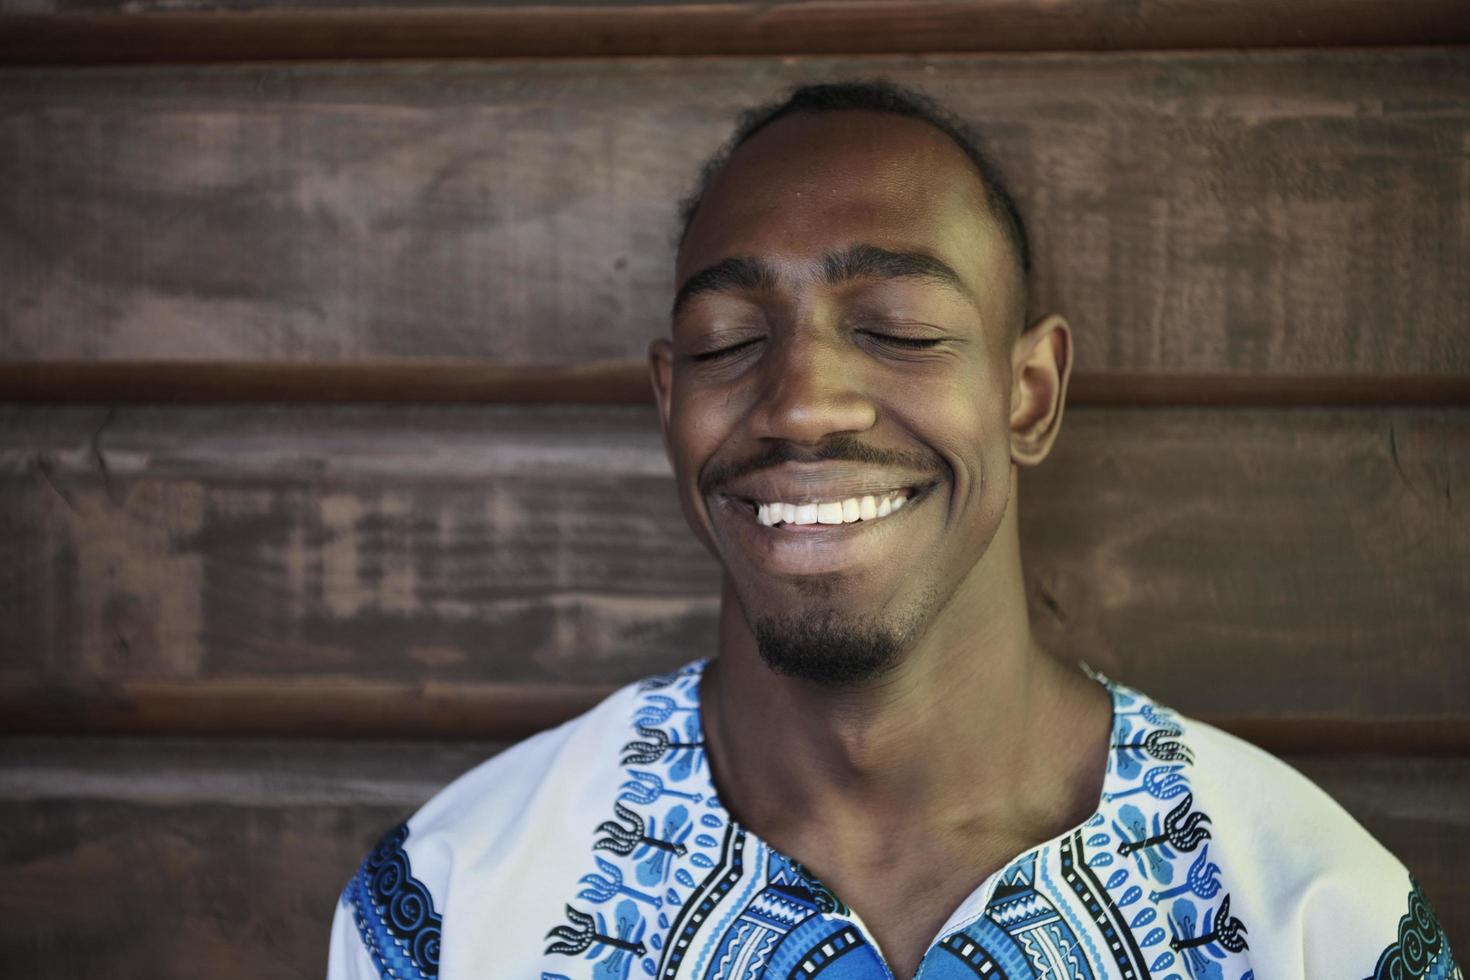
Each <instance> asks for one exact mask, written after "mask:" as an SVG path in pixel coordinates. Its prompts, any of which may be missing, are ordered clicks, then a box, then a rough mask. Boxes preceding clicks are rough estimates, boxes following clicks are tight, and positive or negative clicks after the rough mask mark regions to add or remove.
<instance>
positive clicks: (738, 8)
mask: <svg viewBox="0 0 1470 980" xmlns="http://www.w3.org/2000/svg"><path fill="white" fill-rule="evenodd" d="M255 6H256V9H247V10H243V11H241V10H208V9H206V10H199V9H197V5H196V9H193V10H182V11H180V10H167V11H162V12H160V11H159V10H158V9H157V8H156V7H155V8H154V9H152V10H148V9H147V5H145V12H131V13H121V12H103V13H96V12H88V13H47V14H33V13H17V14H10V15H6V16H5V18H4V20H3V22H0V63H4V64H11V65H39V64H120V63H137V62H154V63H158V62H175V63H183V62H192V63H198V62H218V61H237V62H238V61H262V60H269V61H284V60H301V59H343V58H347V59H356V58H371V59H384V58H502V57H529V58H549V57H578V58H586V57H627V56H671V55H675V56H690V55H782V54H806V55H811V54H836V53H842V54H910V53H938V52H989V51H1116V50H1145V49H1181V48H1190V49H1200V48H1276V47H1308V46H1333V47H1344V46H1383V45H1445V44H1464V43H1466V42H1467V41H1470V7H1467V6H1466V5H1465V4H1464V3H1461V2H1458V0H1414V2H1410V0H1400V2H1398V3H1393V4H1387V3H1368V2H1362V0H1302V2H1299V3H1282V2H1279V0H1236V2H1232V3H1218V2H1215V3H1205V2H1197V3H1142V4H1140V3H1137V2H1124V0H1062V2H1056V0H1048V2H1041V0H983V2H982V0H971V2H963V3H955V2H939V0H929V2H919V3H909V2H897V0H884V2H871V0H818V2H786V3H774V4H771V3H753V2H750V3H703V4H669V5H622V4H611V5H604V4H598V5H595V6H592V5H588V6H582V5H575V4H572V5H566V6H516V5H485V6H478V7H440V8H418V9H411V8H410V9H392V8H388V7H377V8H367V9H333V10H327V9H301V8H297V9H283V8H281V7H275V6H272V5H267V4H258V5H255ZM121 9H122V5H121V4H118V5H117V7H116V10H118V11H120V10H121Z"/></svg>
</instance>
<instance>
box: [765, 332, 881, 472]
mask: <svg viewBox="0 0 1470 980" xmlns="http://www.w3.org/2000/svg"><path fill="white" fill-rule="evenodd" d="M856 354H857V352H855V351H844V350H841V349H840V345H839V344H837V343H834V342H833V341H831V340H828V339H826V338H820V339H819V338H815V337H810V336H803V337H789V338H787V339H786V340H785V341H784V342H782V343H778V344H776V345H775V347H774V348H773V349H772V350H770V351H769V352H768V353H767V356H766V357H764V358H762V363H761V365H760V370H761V371H762V372H763V374H764V375H765V376H764V378H763V379H762V386H761V397H760V401H759V403H758V404H757V405H756V407H755V410H754V413H753V418H752V423H753V426H752V427H753V429H754V433H753V434H754V435H757V436H760V437H763V438H767V439H783V440H785V441H787V442H793V443H800V444H804V445H810V446H815V445H819V444H820V443H821V442H822V441H823V440H825V439H827V438H828V437H829V436H833V435H837V434H839V433H855V432H865V431H867V430H868V429H871V428H872V427H873V426H874V424H876V423H877V421H878V407H877V405H876V404H875V403H874V401H873V399H872V397H871V395H870V393H869V391H868V390H867V384H866V380H867V379H866V378H865V376H864V375H865V372H864V370H863V365H862V364H860V363H858V360H859V359H858V357H857V356H856Z"/></svg>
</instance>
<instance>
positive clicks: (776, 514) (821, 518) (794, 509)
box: [755, 493, 908, 527]
mask: <svg viewBox="0 0 1470 980" xmlns="http://www.w3.org/2000/svg"><path fill="white" fill-rule="evenodd" d="M907 501H908V497H907V496H905V495H904V494H903V493H900V494H897V495H886V496H883V497H874V496H871V495H869V496H866V497H848V498H847V499H846V500H829V501H824V502H822V503H819V504H788V503H779V502H778V503H769V504H758V505H757V506H756V514H755V519H756V520H757V521H759V522H760V523H761V524H763V525H765V526H766V527H774V526H776V525H777V524H852V523H855V522H857V521H871V520H876V519H878V518H880V517H887V516H888V515H889V514H892V513H893V512H894V511H897V510H898V509H899V508H901V507H902V506H903V505H904V504H905V503H907Z"/></svg>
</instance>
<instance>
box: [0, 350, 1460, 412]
mask: <svg viewBox="0 0 1470 980" xmlns="http://www.w3.org/2000/svg"><path fill="white" fill-rule="evenodd" d="M652 400H653V396H652V390H651V388H650V387H649V381H648V369H647V368H646V367H645V366H644V365H643V364H641V363H639V362H636V361H616V362H602V363H594V364H577V365H564V366H548V365H525V366H521V365H508V364H487V363H480V362H458V361H428V360H424V361H416V360H405V361H375V362H369V363H357V364H350V363H349V364H331V363H297V362H278V363H276V362H256V363H230V362H211V361H190V362H183V361H179V362H174V361H100V362H99V361H52V362H44V363H30V362H8V363H5V362H0V402H49V403H65V402H84V403H98V402H102V403H173V404H215V403H222V402H302V403H319V404H331V403H350V402H395V403H408V404H447V403H479V404H499V403H521V404H543V403H564V404H593V405H636V404H646V403H649V402H651V401H652ZM1068 402H1069V403H1070V404H1073V405H1107V406H1154V405H1201V406H1251V407H1264V406H1355V405H1404V406H1415V405H1419V406H1445V405H1470V376H1463V375H1376V376H1369V377H1348V376H1303V375H1269V374H1265V375H1263V374H1243V373H1210V374H1203V373H1188V372H1186V373H1178V374H1167V373H1160V374H1141V373H1132V372H1127V373H1125V372H1118V373H1111V372H1109V373H1098V372H1089V373H1084V374H1080V375H1077V376H1076V377H1074V378H1072V380H1071V383H1070V385H1069V387H1068Z"/></svg>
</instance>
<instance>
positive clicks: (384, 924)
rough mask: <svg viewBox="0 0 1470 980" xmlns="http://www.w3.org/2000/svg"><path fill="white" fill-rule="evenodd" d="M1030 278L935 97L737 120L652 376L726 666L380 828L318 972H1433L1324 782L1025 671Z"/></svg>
mask: <svg viewBox="0 0 1470 980" xmlns="http://www.w3.org/2000/svg"><path fill="white" fill-rule="evenodd" d="M1029 264H1030V263H1029V258H1028V251H1027V245H1026V235H1025V232H1024V229H1023V226H1022V223H1021V219H1020V217H1019V215H1018V214H1017V213H1016V209H1015V206H1014V204H1013V203H1012V202H1011V199H1010V196H1009V195H1008V194H1007V192H1006V191H1005V189H1004V186H1003V185H1002V183H1001V181H1000V179H999V177H998V175H997V174H996V173H995V171H994V168H992V167H991V166H990V164H989V163H988V162H987V161H986V160H985V158H984V157H983V156H982V155H981V154H980V152H979V150H978V149H976V147H975V145H974V143H973V141H972V140H971V138H970V137H969V136H968V135H967V134H966V133H965V131H964V130H963V128H962V127H960V126H959V125H958V124H957V123H955V122H953V121H952V120H950V119H949V118H948V117H947V116H945V115H944V113H943V112H942V111H941V110H939V109H938V108H937V107H935V106H933V105H932V103H929V102H928V101H927V100H924V99H922V98H921V97H918V96H916V95H914V94H913V93H908V92H905V91H903V90H900V89H897V88H895V87H893V86H890V85H887V84H882V83H871V84H849V85H835V86H816V87H810V88H806V89H800V90H798V91H796V92H795V93H794V94H793V95H792V96H791V98H790V99H789V100H787V101H786V102H785V103H782V104H780V105H778V106H774V107H766V108H764V109H760V110H755V111H753V112H752V113H748V114H747V115H746V116H745V117H743V121H742V125H741V127H740V129H739V130H738V131H737V133H736V136H735V138H734V139H733V140H732V145H731V147H730V148H729V149H728V150H727V151H726V152H725V153H723V154H721V155H719V156H717V157H716V158H715V160H713V161H712V162H711V164H710V166H709V167H707V168H706V171H705V175H704V182H703V185H702V186H701V188H700V190H699V192H698V193H697V194H696V196H695V197H694V198H692V199H691V200H690V201H689V202H687V204H686V207H685V230H684V236H683V238H682V241H681V244H680V248H679V252H678V258H677V267H676V271H677V281H678V283H679V289H678V294H677V296H676V298H675V301H674V309H673V329H672V337H671V339H669V340H658V341H655V342H654V344H653V345H652V348H651V350H650V358H649V360H650V366H651V372H652V378H653V385H654V389H655V392H656V395H657V401H658V408H659V415H660V419H661V422H662V425H663V432H664V437H665V442H666V446H667V449H668V453H669V457H670V460H671V461H672V463H673V468H674V474H675V479H676V483H677V487H678V493H679V500H680V503H681V505H682V507H683V510H684V514H685V517H686V518H687V520H688V522H689V525H690V527H691V528H692V529H693V530H694V533H695V534H696V535H697V536H698V537H699V538H700V539H701V540H702V541H703V542H704V544H705V545H706V546H707V547H708V548H709V549H710V550H711V551H712V552H713V553H714V554H715V555H716V556H717V557H718V559H719V560H720V562H721V563H722V564H723V566H724V569H725V578H724V589H723V595H722V601H721V613H720V622H719V636H718V656H717V657H716V658H714V659H713V660H710V661H709V662H708V663H706V662H704V661H697V662H695V663H694V664H691V665H690V666H688V667H686V668H684V669H683V670H681V671H676V672H674V673H672V674H669V675H666V676H663V677H658V678H653V679H651V680H649V681H646V682H644V683H642V684H640V685H636V686H633V687H629V688H627V689H625V690H623V691H621V692H619V693H617V694H615V695H613V696H612V697H611V698H609V699H608V700H607V701H605V702H604V703H603V704H602V705H600V706H599V707H597V708H596V709H594V710H593V711H591V712H590V713H588V714H587V715H584V716H583V717H581V718H579V719H576V720H574V721H572V722H569V723H567V724H566V725H563V726H562V727H560V728H558V729H556V730H554V731H551V732H546V733H543V734H542V735H539V736H537V737H535V738H533V739H530V740H529V741H527V742H524V743H522V744H521V745H519V746H517V747H516V748H514V749H512V750H510V751H508V752H506V753H504V754H503V755H501V756H499V757H497V758H495V759H493V760H491V761H490V762H488V763H486V764H484V765H482V766H481V767H479V768H478V769H476V770H474V771H473V772H471V773H469V774H468V775H466V776H464V777H462V778H461V779H460V780H459V781H457V782H456V783H455V784H454V785H452V786H451V787H450V788H448V789H447V790H445V791H443V792H442V793H441V794H440V795H439V796H437V797H436V798H435V799H434V800H433V801H431V802H430V803H429V804H427V805H426V806H425V807H424V808H423V809H422V810H421V811H420V812H419V813H418V814H416V815H415V816H414V817H413V818H412V819H411V820H409V821H408V823H407V824H405V825H404V826H402V827H400V828H398V829H397V830H396V831H395V832H394V833H392V834H390V835H389V836H388V837H387V838H385V840H384V841H383V843H382V844H380V845H379V847H378V848H377V850H376V851H375V852H374V853H373V854H371V855H369V857H368V858H367V859H366V860H365V861H364V863H363V866H362V869H361V870H360V872H359V873H358V875H357V876H356V877H355V878H354V879H353V880H352V882H351V883H350V884H349V885H348V887H347V889H346V891H345V892H344V893H343V899H342V903H341V905H340V906H339V908H338V913H337V919H336V923H335V927H334V937H333V942H332V951H331V965H330V972H331V973H332V975H333V976H334V977H373V976H383V977H396V978H417V977H425V976H432V975H435V974H436V973H441V974H443V975H446V976H451V977H472V976H473V977H538V976H539V977H541V978H558V977H567V978H570V977H603V978H607V977H617V978H625V977H657V978H701V980H702V978H715V977H719V978H777V977H779V978H783V980H784V978H787V977H818V976H820V977H824V978H828V980H839V978H881V977H889V976H895V977H903V978H908V977H914V976H918V977H922V978H925V980H942V978H950V977H1013V978H1014V977H1089V978H1101V977H1110V978H1111V977H1119V978H1125V977H1147V976H1158V977H1170V976H1172V977H1186V976H1188V977H1214V978H1228V980H1241V978H1246V977H1257V976H1258V977H1260V978H1262V980H1267V978H1270V980H1279V978H1292V977H1297V978H1300V977H1311V978H1320V977H1354V978H1360V977H1363V976H1368V975H1380V976H1433V977H1446V976H1454V977H1458V976H1459V971H1458V970H1457V969H1456V968H1455V967H1454V965H1453V963H1452V961H1451V954H1450V950H1449V947H1448V943H1447V942H1446V941H1445V938H1444V936H1443V935H1442V933H1441V930H1440V928H1439V926H1438V923H1437V922H1436V920H1435V918H1434V915H1433V913H1432V912H1431V911H1430V910H1429V907H1428V905H1427V904H1426V903H1425V902H1424V900H1423V897H1422V896H1421V895H1420V894H1419V892H1418V890H1417V888H1416V887H1415V886H1414V884H1413V882H1412V880H1411V879H1410V877H1409V876H1408V874H1407V872H1406V871H1405V870H1404V868H1403V867H1402V866H1401V865H1400V864H1399V863H1398V862H1397V861H1396V860H1395V859H1394V858H1393V857H1392V856H1391V855H1389V854H1388V853H1387V852H1386V851H1384V850H1383V849H1382V848H1381V847H1380V846H1378V845H1377V844H1376V843H1375V842H1374V841H1373V840H1372V838H1370V837H1369V836H1368V835H1367V834H1366V833H1365V832H1364V831H1363V830H1362V829H1361V828H1360V827H1359V826H1358V825H1357V824H1356V823H1354V822H1353V821H1352V819H1351V818H1350V817H1348V816H1347V815H1346V814H1345V813H1344V812H1343V811H1342V810H1341V809H1340V808H1338V807H1337V806H1336V805H1335V804H1333V803H1332V802H1331V801H1330V800H1329V799H1328V798H1327V797H1326V796H1325V795H1323V794H1322V793H1321V792H1320V791H1319V790H1317V789H1316V788H1315V787H1313V786H1312V785H1311V784H1309V783H1308V782H1306V781H1305V780H1304V779H1303V778H1302V777H1301V776H1299V775H1297V774H1296V773H1295V772H1293V771H1292V770H1290V769H1288V768H1287V767H1286V766H1284V765H1283V764H1281V763H1279V762H1277V761H1276V760H1274V759H1271V758H1270V757H1269V756H1266V755H1265V754H1263V753H1261V752H1259V751H1258V750H1256V749H1254V748H1252V747H1250V746H1248V745H1245V744H1244V743H1241V742H1239V741H1237V740H1235V739H1233V738H1231V737H1230V736H1227V735H1225V734H1223V733H1221V732H1219V731H1216V730H1215V729H1212V728H1210V727H1208V726H1206V725H1202V724H1199V723H1197V722H1193V721H1190V720H1187V719H1183V718H1180V717H1179V716H1177V715H1175V714H1173V713H1171V712H1170V711H1169V710H1168V709H1166V708H1163V707H1161V706H1159V705H1157V704H1155V703H1153V702H1151V701H1150V700H1149V699H1148V698H1146V697H1144V696H1143V695H1141V694H1139V693H1137V692H1135V691H1131V690H1129V689H1127V688H1124V687H1122V686H1120V685H1115V684H1112V683H1110V682H1108V681H1106V680H1105V679H1103V678H1101V677H1098V676H1096V675H1090V674H1088V673H1085V672H1084V671H1083V670H1080V669H1077V668H1074V667H1071V666H1068V665H1065V664H1062V663H1060V662H1058V661H1057V660H1055V659H1053V658H1052V657H1050V656H1049V655H1048V654H1047V653H1046V652H1045V651H1043V650H1042V649H1041V648H1040V647H1039V646H1038V644H1037V642H1036V640H1035V639H1034V637H1033V636H1032V634H1031V630H1030V627H1029V624H1028V620H1027V613H1026V602H1025V591H1024V588H1023V580H1022V573H1021V558H1020V549H1019V544H1018V537H1017V497H1016V474H1017V467H1018V466H1032V465H1035V464H1037V463H1040V462H1041V461H1042V460H1043V459H1044V458H1045V457H1046V455H1047V453H1048V451H1049V450H1050V448H1051V445H1052V443H1053V441H1054V440H1055V439H1056V436H1057V433H1058V430H1059V427H1060V424H1061V418H1062V409H1063V406H1064V404H1065V396H1066V388H1067V381H1068V378H1069V375H1070V370H1071V364H1072V339H1071V333H1070V330H1069V327H1068V325H1067V323H1066V322H1065V321H1064V320H1062V319H1061V318H1060V317H1057V316H1048V317H1044V318H1042V319H1039V320H1038V321H1036V322H1035V323H1033V324H1032V325H1030V326H1029V328H1028V327H1026V321H1027V310H1026V295H1027V276H1028V271H1029ZM1023 328H1024V329H1023Z"/></svg>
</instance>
